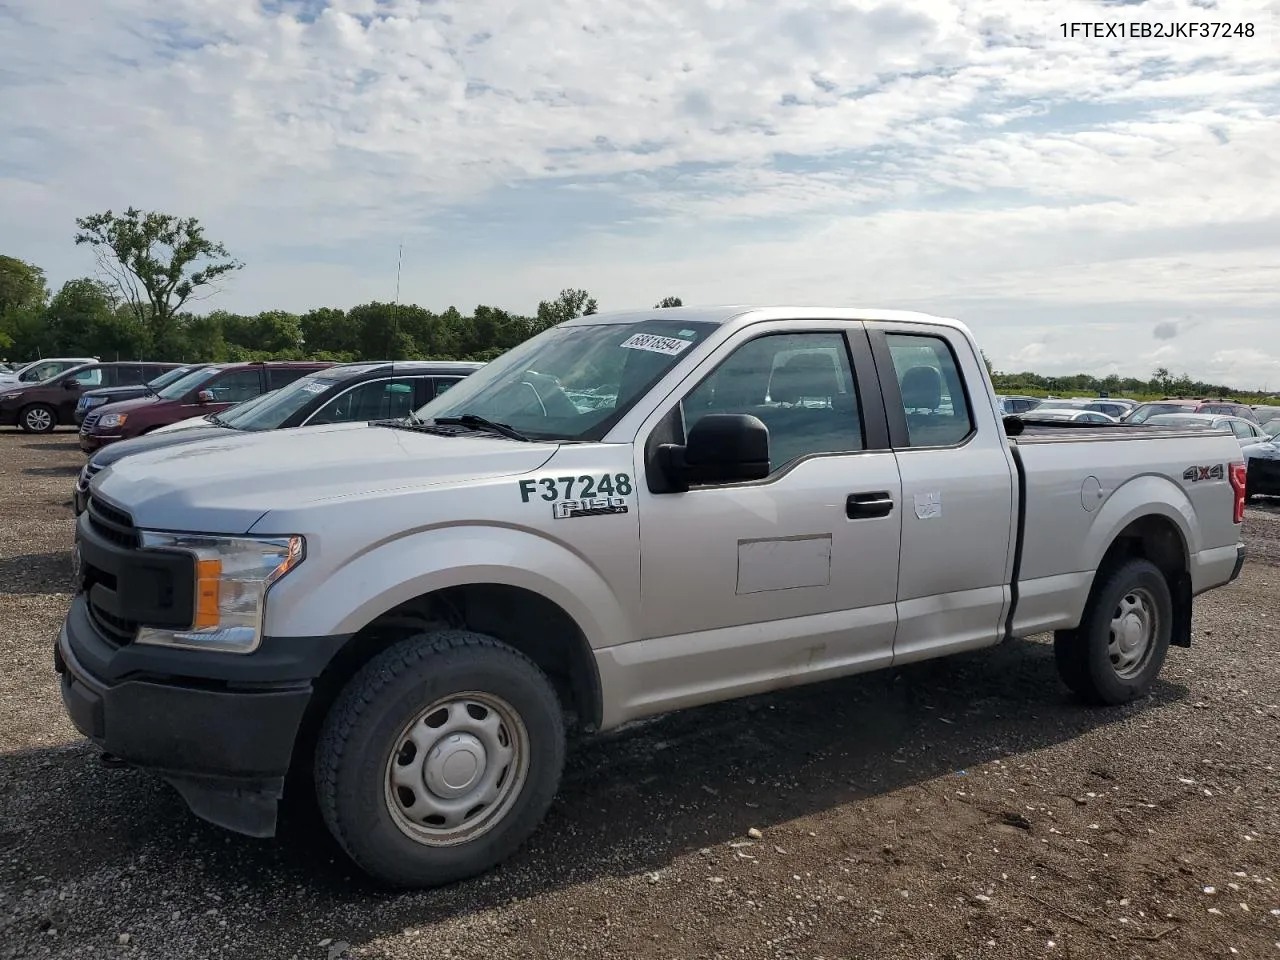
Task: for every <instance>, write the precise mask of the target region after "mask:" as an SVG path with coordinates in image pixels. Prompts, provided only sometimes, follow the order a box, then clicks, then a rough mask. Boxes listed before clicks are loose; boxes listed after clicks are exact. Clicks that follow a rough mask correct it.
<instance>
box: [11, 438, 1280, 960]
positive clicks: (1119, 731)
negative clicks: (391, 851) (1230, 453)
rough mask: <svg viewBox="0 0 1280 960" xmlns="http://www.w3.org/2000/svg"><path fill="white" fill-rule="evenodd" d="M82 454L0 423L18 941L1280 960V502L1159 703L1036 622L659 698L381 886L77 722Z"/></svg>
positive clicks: (61, 953) (829, 956)
mask: <svg viewBox="0 0 1280 960" xmlns="http://www.w3.org/2000/svg"><path fill="white" fill-rule="evenodd" d="M82 463H83V458H82V457H81V455H80V453H79V451H78V450H77V448H76V445H75V442H74V438H73V436H72V435H71V434H67V433H58V434H55V435H53V436H52V437H45V438H40V439H35V438H30V437H24V436H22V435H20V434H16V433H10V432H6V433H3V434H0V491H3V492H2V493H0V656H2V657H3V660H2V661H0V958H16V957H24V958H25V957H82V956H84V957H87V956H93V957H132V958H142V957H156V958H166V960H177V958H190V957H254V958H256V957H263V958H275V957H280V958H289V957H299V958H308V957H316V958H322V960H333V958H337V957H342V956H345V957H353V958H354V957H430V958H433V960H434V958H446V957H447V958H477V960H479V958H486V960H489V958H494V960H496V958H505V957H571V956H572V957H619V958H657V957H671V958H695V957H698V958H701V957H708V958H709V957H726V958H728V957H734V958H736V957H795V958H808V960H813V958H825V960H835V958H854V957H857V958H863V957H866V958H870V957H875V958H897V957H902V958H927V957H939V958H944V957H945V958H968V957H981V958H988V957H990V958H997V957H1053V956H1061V957H1071V958H1104V957H1105V958H1108V960H1111V958H1128V957H1168V958H1175V957H1176V958H1203V957H1217V956H1223V957H1228V956H1236V957H1280V843H1278V840H1280V780H1278V779H1277V774H1276V769H1277V765H1280V705H1278V704H1280V659H1278V658H1277V656H1276V653H1275V650H1276V646H1277V641H1276V638H1275V633H1274V630H1273V628H1272V623H1271V620H1272V617H1271V615H1272V614H1273V613H1275V614H1276V616H1277V617H1280V610H1277V604H1276V602H1275V601H1276V598H1277V595H1278V594H1280V591H1278V589H1277V585H1278V584H1280V569H1277V566H1276V565H1277V564H1280V511H1278V512H1274V513H1273V512H1270V511H1271V509H1272V508H1269V507H1265V506H1263V507H1259V508H1257V509H1251V510H1250V513H1249V517H1248V520H1247V522H1246V536H1247V538H1248V541H1249V544H1250V547H1251V549H1252V550H1253V552H1254V559H1253V560H1252V561H1251V562H1250V563H1249V564H1247V565H1246V567H1245V571H1244V574H1243V576H1242V578H1241V579H1240V581H1238V582H1237V583H1236V584H1233V585H1232V586H1230V587H1228V588H1226V589H1223V590H1220V591H1216V592H1214V593H1212V594H1210V595H1208V596H1206V597H1203V598H1201V600H1200V601H1199V606H1198V612H1197V618H1196V635H1195V645H1194V647H1193V648H1192V649H1191V650H1179V649H1175V650H1173V651H1171V652H1170V656H1169V661H1168V664H1167V666H1166V668H1165V672H1164V675H1163V681H1162V682H1161V683H1160V684H1159V686H1158V688H1157V689H1156V691H1155V693H1154V695H1153V696H1152V697H1150V698H1149V699H1147V700H1145V701H1143V702H1140V703H1136V704H1133V705H1130V706H1129V707H1126V708H1124V709H1119V710H1091V709H1085V708H1082V707H1080V706H1078V705H1077V704H1076V703H1075V702H1073V701H1072V699H1071V698H1070V697H1069V695H1068V694H1067V693H1066V691H1065V688H1064V687H1063V686H1062V685H1061V684H1060V683H1059V681H1058V678H1057V675H1056V673H1055V670H1054V666H1053V659H1052V649H1051V647H1050V646H1049V645H1048V644H1047V643H1046V642H1045V641H1046V638H1043V637H1038V638H1034V639H1032V640H1029V641H1026V642H1020V643H1016V644H1011V645H1007V646H1005V647H1002V648H999V649H997V650H995V651H987V652H984V653H981V654H978V655H973V656H965V657H959V658H953V659H947V660H942V661H938V662H935V663H930V664H923V665H919V666H915V667H911V668H908V669H904V670H895V671H888V672H885V673H882V674H875V675H871V676H867V677H861V678H854V679H851V680H845V681H838V682H834V683H828V684H824V685H822V686H817V687H809V688H803V689H797V690H793V691H790V692H787V693H784V694H781V695H775V696H769V697H761V698H756V699H752V700H747V701H741V702H736V703H729V704H721V705H717V706H714V707H711V708H707V709H702V710H698V711H691V712H688V713H685V714H682V715H677V716H673V717H667V718H663V719H660V720H657V721H654V722H651V723H649V724H646V725H643V726H640V727H638V728H636V729H632V730H629V731H626V732H622V733H620V734H617V735H615V736H612V737H609V738H607V739H603V740H600V741H598V742H594V743H590V744H586V745H583V746H580V747H578V748H577V749H576V751H575V752H574V754H573V756H572V759H571V762H570V768H569V770H568V773H567V776H566V780H565V783H564V786H563V789H562V791H561V794H560V797H559V800H558V802H557V803H556V805H555V807H554V808H553V812H552V815H551V817H550V819H549V820H548V822H547V823H546V824H545V825H544V827H543V829H542V830H541V831H540V832H539V833H538V834H537V836H536V837H535V839H534V841H533V842H532V843H531V844H530V845H529V846H528V847H527V848H526V849H525V850H524V851H523V852H522V853H521V854H519V855H518V856H517V858H516V859H514V860H513V861H511V862H509V863H508V864H507V865H506V866H504V867H502V868H500V869H499V870H497V871H495V872H493V873H491V874H489V875H487V876H485V877H483V878H480V879H477V880H474V881H472V882H469V883H465V884H460V885H458V886H455V887H453V888H450V889H446V890H440V891H435V892H427V893H419V894H407V895H406V894H399V895H389V894H387V893H385V892H383V891H380V890H377V889H375V888H373V887H371V886H370V885H369V884H367V883H365V882H364V881H363V880H362V879H361V878H360V877H359V876H358V875H356V874H355V873H354V871H353V870H352V869H351V868H350V867H349V866H348V864H347V863H346V862H345V861H344V860H343V858H342V856H341V855H340V854H339V853H338V852H337V850H336V848H335V847H334V846H333V845H332V843H331V842H330V841H329V840H328V838H327V835H325V834H323V833H322V832H320V830H319V829H318V828H317V826H316V824H315V823H314V821H311V820H310V819H308V817H307V816H306V815H305V812H304V813H300V814H297V815H295V816H294V817H293V818H292V819H291V820H290V821H288V822H287V823H286V824H285V826H284V828H283V835H282V836H281V837H280V838H278V839H276V840H272V841H259V840H250V839H246V838H243V837H238V836H234V835H230V834H227V833H224V832H222V831H220V830H218V829H216V828H213V827H210V826H207V825H205V824H203V823H202V822H200V821H198V820H196V819H195V818H194V817H192V816H190V815H189V814H188V813H187V812H186V811H185V809H184V807H183V806H182V804H181V802H180V801H179V799H178V797H177V795H176V794H175V793H174V792H173V791H172V790H170V789H169V788H168V787H167V786H165V785H163V784H161V783H159V782H157V781H155V780H153V779H152V778H150V777H148V776H146V775H144V774H142V773H139V772H136V771H132V770H127V769H113V768H109V767H106V766H103V765H102V764H101V763H100V762H99V759H98V753H97V751H96V750H94V749H93V748H92V747H90V746H89V745H88V744H87V743H86V742H85V741H84V740H83V739H81V738H80V737H79V736H78V735H77V734H76V732H75V730H74V729H73V728H72V727H71V725H70V724H69V723H68V721H67V720H66V719H65V718H64V715H63V711H62V705H61V701H60V699H59V695H58V688H57V684H56V682H55V675H54V673H53V670H52V664H51V642H52V639H53V637H54V636H55V634H56V632H57V629H58V624H59V622H60V620H61V618H62V615H63V612H64V609H65V607H66V605H67V603H68V600H69V597H68V592H67V591H68V590H69V579H68V576H69V572H70V570H69V551H70V547H71V531H72V521H71V516H72V514H71V509H70V506H69V498H70V495H71V486H72V483H73V479H74V475H75V473H76V471H77V470H78V469H79V467H80V465H81V464H82ZM753 828H754V829H756V830H759V831H761V833H762V836H760V837H759V838H758V839H752V838H750V837H749V835H748V831H749V830H752V829H753Z"/></svg>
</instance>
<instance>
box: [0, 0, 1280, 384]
mask: <svg viewBox="0 0 1280 960" xmlns="http://www.w3.org/2000/svg"><path fill="white" fill-rule="evenodd" d="M1277 9H1280V5H1278V4H1277V3H1274V2H1272V3H1269V4H1264V3H1263V2H1261V0H1255V2H1245V3H1223V4H1219V6H1218V8H1217V9H1216V10H1208V9H1206V8H1205V7H1204V6H1203V5H1200V6H1196V5H1193V4H1191V3H1190V2H1173V0H1167V2H1166V0H1149V2H1147V3H1145V4H1142V5H1123V6H1116V5H1109V6H1103V5H1102V4H1100V3H1095V4H1084V3H1071V4H1060V3H1052V2H1043V0H985V2H951V0H948V2H943V0H899V2H895V0H854V2H848V0H810V2H804V3H801V2H798V0H794V2H784V0H686V2H683V3H680V4H675V3H670V2H668V0H626V2H623V0H561V2H558V3H555V4H538V3H534V2H530V0H523V2H517V0H433V2H427V0H330V2H328V3H327V4H326V3H324V2H323V0H271V2H264V0H219V2H218V3H209V2H207V0H57V2H48V0H16V2H15V0H10V3H8V4H7V5H5V6H4V7H3V8H0V49H4V50H5V51H6V57H5V60H4V62H2V63H0V85H2V89H0V96H3V102H4V103H5V109H4V110H2V111H0V251H3V252H5V253H9V254H11V255H18V256H24V257H26V258H28V259H32V260H35V261H37V262H40V263H42V264H43V265H45V266H46V268H47V269H48V270H49V272H50V273H51V275H52V276H53V277H54V279H56V280H62V279H66V278H68V277H70V276H74V275H76V274H78V273H83V272H87V270H88V269H89V261H88V259H87V257H86V255H85V252H84V251H83V250H82V249H80V250H77V249H76V248H74V247H73V246H72V245H71V242H70V238H71V234H72V232H73V230H74V224H73V221H74V218H75V217H76V216H78V215H83V214H85V213H88V212H91V211H96V210H101V209H106V208H108V207H112V208H115V209H120V208H122V207H124V206H127V205H130V204H133V205H137V206H141V207H144V208H152V209H165V210H172V211H174V212H178V213H182V214H193V215H196V216H198V217H200V218H201V220H202V221H203V222H204V223H205V224H206V226H207V227H208V229H209V232H210V234H211V235H213V236H215V237H217V238H219V239H222V240H224V241H225V242H226V243H227V244H228V246H229V247H231V249H232V250H233V252H235V253H236V254H237V255H239V256H240V257H242V258H243V259H245V260H246V261H248V263H249V265H250V267H249V269H248V270H246V271H244V272H243V273H242V274H241V275H240V276H239V277H237V279H236V280H235V281H234V283H233V284H232V285H230V287H229V288H228V292H227V293H226V294H224V295H223V296H222V297H221V298H220V299H219V300H218V301H217V305H219V306H226V307H229V308H239V309H260V308H265V307H268V306H284V307H289V308H293V309H305V308H307V307H309V306H313V305H320V304H349V303H353V302H358V301H360V300H363V299H368V298H370V297H375V296H376V297H383V298H385V297H386V296H388V295H389V291H390V285H391V279H390V276H389V275H390V274H391V273H392V271H393V269H394V266H393V265H394V257H395V248H396V245H397V243H398V242H399V241H400V239H401V238H404V239H405V240H406V258H405V260H406V275H405V283H404V294H405V296H406V298H408V299H416V300H418V301H419V302H421V303H424V304H427V305H431V306H435V307H443V306H444V305H446V304H447V303H449V302H456V303H458V304H459V305H460V306H463V307H469V306H470V305H473V304H474V303H476V302H478V301H480V302H496V303H500V304H503V305H505V306H508V307H511V308H514V309H520V310H529V309H531V308H532V305H533V304H534V303H535V302H536V300H537V299H539V298H540V297H543V296H547V295H549V294H550V293H553V292H554V291H555V290H556V289H559V287H560V286H563V285H566V284H574V285H582V286H587V287H589V288H590V289H591V290H592V292H593V293H595V294H596V295H597V296H598V297H599V299H600V300H601V302H602V304H603V305H604V306H606V307H608V306H613V305H617V306H631V305H634V304H636V303H642V304H643V303H651V302H653V301H654V300H656V299H657V298H658V297H660V296H662V295H664V294H668V293H675V294H679V295H680V296H682V297H684V299H685V300H686V302H695V301H696V302H710V301H721V302H724V301H735V302H741V301H744V300H762V301H769V302H779V301H786V300H803V301H805V302H838V303H847V302H851V301H856V302H871V301H875V302H880V303H885V304H887V305H898V304H902V305H909V306H918V307H919V306H924V307H927V308H929V309H934V310H936V311H938V312H942V313H948V314H953V315H961V316H963V317H964V318H965V319H966V320H968V321H969V322H970V323H972V324H973V325H974V327H975V329H977V330H978V332H979V333H980V335H982V336H983V338H984V343H985V345H986V346H987V352H988V353H989V354H990V355H991V356H992V359H993V360H994V361H996V363H997V365H998V366H1005V365H1013V364H1014V363H1015V362H1026V363H1028V364H1034V365H1035V366H1036V367H1037V368H1038V369H1042V370H1044V371H1045V372H1050V373H1052V372H1066V371H1068V370H1073V369H1081V368H1085V369H1091V370H1099V371H1102V370H1112V369H1118V370H1125V371H1130V370H1132V371H1135V372H1143V373H1145V372H1147V369H1148V367H1149V366H1150V365H1152V364H1153V362H1154V358H1155V357H1156V354H1157V351H1164V350H1170V351H1173V350H1176V351H1178V352H1177V353H1167V354H1160V356H1161V357H1162V358H1164V359H1162V360H1161V362H1167V363H1169V364H1175V365H1176V364H1178V363H1185V365H1186V367H1187V370H1188V372H1190V373H1191V374H1193V375H1195V376H1209V375H1210V374H1211V373H1213V371H1215V370H1216V371H1221V374H1222V375H1224V376H1227V375H1229V376H1230V377H1233V378H1237V380H1236V381H1233V382H1240V383H1241V384H1242V385H1250V384H1262V383H1266V382H1274V384H1280V375H1277V373H1275V372H1273V371H1280V367H1277V363H1280V360H1278V359H1277V358H1280V346H1276V347H1274V348H1273V347H1272V343H1273V341H1274V335H1273V334H1271V333H1270V328H1269V327H1268V321H1272V320H1274V319H1275V318H1276V315H1277V311H1278V309H1280V283H1278V282H1277V281H1280V256H1278V254H1280V194H1278V193H1277V191H1276V190H1275V172H1274V171H1275V158H1276V156H1277V155H1278V154H1280V122H1278V121H1277V107H1278V106H1280V53H1278V52H1277V51H1278V50H1280V47H1278V46H1277V40H1280V33H1277V30H1276V22H1277V17H1276V10H1277ZM1098 20H1116V21H1123V22H1126V23H1128V22H1133V21H1149V22H1155V21H1160V22H1164V23H1169V22H1174V21H1187V20H1195V21H1214V20H1219V21H1226V20H1231V21H1232V22H1239V21H1242V20H1249V21H1250V22H1253V23H1254V24H1255V30H1254V33H1255V36H1254V37H1253V38H1252V39H1250V38H1246V37H1231V38H1219V39H1201V38H1192V39H1174V40H1169V39H1164V40H1161V39H1146V40H1137V39H1125V40H1119V39H1110V40H1106V39H1092V38H1083V37H1064V36H1062V31H1061V29H1060V28H1059V24H1060V23H1062V22H1094V21H1098ZM1188 317H1192V318H1194V319H1195V322H1194V323H1191V324H1187V323H1183V322H1182V320H1180V319H1179V318H1188ZM1171 319H1173V320H1177V321H1178V322H1177V323H1176V324H1175V328H1176V333H1175V335H1174V336H1173V337H1166V338H1165V339H1159V338H1157V336H1156V335H1155V333H1154V331H1155V329H1156V326H1157V324H1159V323H1161V322H1165V321H1170V320H1171ZM1059 335H1065V336H1067V337H1068V339H1069V340H1070V346H1069V347H1064V346H1063V345H1062V344H1063V343H1064V341H1062V340H1055V339H1054V338H1055V337H1057V336H1059ZM1224 342H1229V343H1241V344H1242V345H1241V346H1240V347H1238V348H1237V347H1234V346H1233V347H1230V348H1223V347H1222V344H1223V343H1224ZM1231 350H1238V351H1239V352H1238V353H1230V351H1231Z"/></svg>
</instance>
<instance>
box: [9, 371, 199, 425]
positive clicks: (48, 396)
mask: <svg viewBox="0 0 1280 960" xmlns="http://www.w3.org/2000/svg"><path fill="white" fill-rule="evenodd" d="M176 366H178V364H176V363H135V362H127V361H121V362H119V363H85V364H81V365H80V366H78V367H72V368H71V369H70V370H67V371H66V372H64V373H60V374H58V375H57V376H55V377H53V378H52V379H50V380H43V381H41V382H40V383H35V384H25V383H23V384H16V383H15V384H9V385H7V386H0V425H3V426H7V427H12V426H19V427H21V428H22V429H23V430H24V431H26V432H27V433H48V432H49V431H51V430H52V429H53V428H54V427H57V426H59V425H61V424H71V423H72V422H74V418H75V409H76V403H77V402H78V401H79V399H80V395H81V394H82V393H84V391H86V390H89V389H92V388H94V387H103V386H116V385H127V384H141V383H145V382H146V381H147V380H150V379H153V378H154V377H156V376H158V375H159V374H161V373H163V372H164V371H165V370H169V369H172V368H173V367H176Z"/></svg>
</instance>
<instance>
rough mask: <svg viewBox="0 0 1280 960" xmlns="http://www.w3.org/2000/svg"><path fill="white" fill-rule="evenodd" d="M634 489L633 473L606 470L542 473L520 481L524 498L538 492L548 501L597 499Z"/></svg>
mask: <svg viewBox="0 0 1280 960" xmlns="http://www.w3.org/2000/svg"><path fill="white" fill-rule="evenodd" d="M630 493H631V475H630V474H626V473H613V474H609V473H602V474H599V475H597V476H592V475H590V474H583V475H581V476H577V477H538V478H537V479H532V480H531V479H526V480H521V481H520V502H521V503H528V502H529V501H530V500H532V499H533V498H534V497H535V496H536V497H538V498H540V499H542V500H545V501H546V502H547V503H555V502H556V501H557V500H593V499H596V498H598V497H614V496H619V497H625V496H629V495H630Z"/></svg>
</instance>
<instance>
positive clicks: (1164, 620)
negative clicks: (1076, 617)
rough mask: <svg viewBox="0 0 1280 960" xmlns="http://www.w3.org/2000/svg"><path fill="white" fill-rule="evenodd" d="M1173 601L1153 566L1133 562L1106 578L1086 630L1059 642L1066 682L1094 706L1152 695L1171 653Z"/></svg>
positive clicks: (1084, 622) (1060, 636)
mask: <svg viewBox="0 0 1280 960" xmlns="http://www.w3.org/2000/svg"><path fill="white" fill-rule="evenodd" d="M1172 635H1173V596H1172V593H1171V591H1170V589H1169V582H1168V580H1167V579H1166V578H1165V575H1164V573H1163V572H1161V570H1160V568H1159V567H1157V566H1156V565H1155V564H1153V563H1151V561H1149V560H1142V559H1133V560H1127V561H1125V562H1124V563H1122V564H1121V565H1120V566H1118V567H1116V568H1114V569H1113V570H1111V571H1110V573H1108V574H1106V580H1105V582H1103V584H1102V585H1101V587H1100V588H1099V589H1098V590H1097V591H1095V593H1094V594H1093V596H1092V599H1091V600H1090V602H1089V605H1088V607H1087V608H1086V609H1085V613H1084V617H1083V618H1082V619H1081V622H1080V626H1079V627H1077V628H1076V629H1075V630H1061V631H1059V632H1058V633H1057V634H1055V636H1054V644H1053V649H1054V656H1055V658H1056V660H1057V663H1058V672H1059V674H1060V675H1061V676H1062V679H1063V682H1064V683H1066V685H1067V686H1068V687H1070V688H1071V690H1072V691H1074V692H1075V693H1076V694H1077V695H1079V696H1080V697H1082V698H1083V699H1085V700H1087V701H1089V702H1091V703H1099V704H1120V703H1127V702H1128V701H1130V700H1132V699H1134V698H1135V697H1138V696H1142V695H1143V694H1145V693H1147V691H1148V690H1150V689H1151V686H1152V684H1154V683H1155V681H1156V677H1157V676H1159V674H1160V669H1161V668H1162V667H1163V666H1164V660H1165V656H1166V655H1167V654H1168V652H1169V639H1170V637H1171V636H1172Z"/></svg>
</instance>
